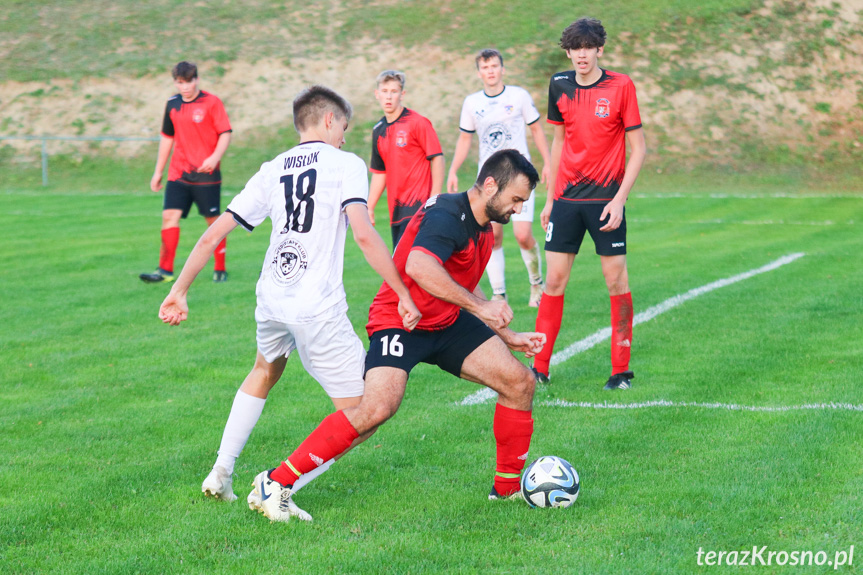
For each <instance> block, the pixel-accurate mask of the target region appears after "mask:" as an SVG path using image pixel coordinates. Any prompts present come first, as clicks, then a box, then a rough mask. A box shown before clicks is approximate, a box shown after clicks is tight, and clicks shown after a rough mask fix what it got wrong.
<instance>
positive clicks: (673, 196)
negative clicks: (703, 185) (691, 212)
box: [633, 192, 863, 200]
mask: <svg viewBox="0 0 863 575" xmlns="http://www.w3.org/2000/svg"><path fill="white" fill-rule="evenodd" d="M633 195H634V196H635V197H636V198H650V199H652V200H657V199H658V200H662V199H666V198H668V199H680V198H683V199H690V200H694V199H702V200H703V199H704V198H710V199H735V200H737V199H740V200H765V199H788V200H815V199H822V198H823V199H835V198H854V199H863V194H861V193H859V192H848V193H844V194H805V193H803V194H795V193H775V194H719V193H717V194H681V193H669V194H665V193H657V194H646V193H638V194H633Z"/></svg>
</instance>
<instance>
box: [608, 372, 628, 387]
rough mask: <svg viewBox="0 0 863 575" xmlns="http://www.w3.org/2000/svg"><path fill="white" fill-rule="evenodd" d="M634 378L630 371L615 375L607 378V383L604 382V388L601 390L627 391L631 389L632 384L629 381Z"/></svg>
mask: <svg viewBox="0 0 863 575" xmlns="http://www.w3.org/2000/svg"><path fill="white" fill-rule="evenodd" d="M634 378H635V374H634V373H632V372H631V371H622V372H620V373H615V374H614V375H612V376H611V377H609V378H608V381H607V382H605V387H603V388H602V389H629V388H630V387H632V382H631V381H630V380H632V379H634Z"/></svg>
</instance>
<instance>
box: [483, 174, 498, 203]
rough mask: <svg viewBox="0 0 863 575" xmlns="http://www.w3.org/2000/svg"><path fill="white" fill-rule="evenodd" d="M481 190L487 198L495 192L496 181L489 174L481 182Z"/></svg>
mask: <svg viewBox="0 0 863 575" xmlns="http://www.w3.org/2000/svg"><path fill="white" fill-rule="evenodd" d="M482 191H483V193H485V195H486V196H488V197H489V198H490V197H492V196H493V195H495V194H496V193H497V182H496V181H494V178H492V177H491V176H488V177H486V179H485V181H484V182H483V183H482Z"/></svg>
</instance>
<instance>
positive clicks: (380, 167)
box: [369, 129, 387, 172]
mask: <svg viewBox="0 0 863 575" xmlns="http://www.w3.org/2000/svg"><path fill="white" fill-rule="evenodd" d="M381 136H382V134H381V130H379V129H375V130H374V131H372V161H371V162H369V167H370V168H371V169H372V170H375V171H377V172H386V171H387V165H386V164H385V163H384V159H383V158H382V157H381V154H380V152H379V151H378V140H379V139H380V138H381Z"/></svg>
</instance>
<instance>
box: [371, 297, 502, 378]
mask: <svg viewBox="0 0 863 575" xmlns="http://www.w3.org/2000/svg"><path fill="white" fill-rule="evenodd" d="M492 337H494V332H493V331H492V330H491V328H489V327H488V326H487V325H485V324H484V323H483V322H482V321H480V319H479V318H477V317H476V316H474V315H472V314H470V313H468V312H466V311H464V310H461V311H460V312H459V315H458V318H457V319H456V320H455V323H453V324H452V325H451V326H449V327H447V328H444V329H441V330H436V331H421V330H418V329H415V330H414V331H407V330H405V329H398V328H391V329H382V330H379V331H376V332H374V333H373V334H372V335H371V336H370V337H369V351H368V353H367V354H366V371H369V370H370V369H373V368H375V367H396V368H399V369H402V370H404V371H405V372H407V373H408V374H410V372H411V370H412V369H413V368H414V366H415V365H416V364H418V363H420V362H423V363H428V364H431V365H436V366H438V367H440V368H441V369H443V370H444V371H448V372H450V373H451V374H453V375H454V376H456V377H461V366H462V364H463V363H464V360H465V359H466V358H467V356H469V355H470V354H471V353H473V352H474V350H476V349H477V348H478V347H479V346H481V345H482V344H484V343H485V342H486V341H488V340H489V339H491V338H492ZM364 375H365V374H364Z"/></svg>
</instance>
